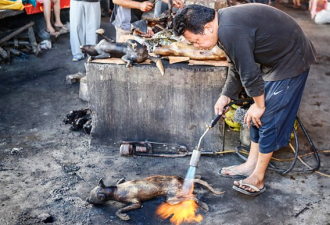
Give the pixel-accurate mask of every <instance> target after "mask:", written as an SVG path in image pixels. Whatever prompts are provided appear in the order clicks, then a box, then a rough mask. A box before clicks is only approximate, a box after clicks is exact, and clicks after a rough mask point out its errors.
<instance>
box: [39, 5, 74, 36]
mask: <svg viewBox="0 0 330 225" xmlns="http://www.w3.org/2000/svg"><path fill="white" fill-rule="evenodd" d="M38 2H40V3H42V4H43V13H44V17H45V22H46V29H45V31H46V32H47V33H48V34H49V35H50V36H55V37H58V36H59V35H60V34H64V33H68V32H69V28H68V27H66V26H65V25H63V23H62V21H61V17H60V14H61V7H60V0H38ZM52 3H53V4H54V6H53V8H54V15H55V22H54V27H55V28H54V27H53V25H52V22H51V13H52ZM57 30H58V31H57Z"/></svg>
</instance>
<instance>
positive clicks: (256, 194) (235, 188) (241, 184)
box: [233, 180, 266, 197]
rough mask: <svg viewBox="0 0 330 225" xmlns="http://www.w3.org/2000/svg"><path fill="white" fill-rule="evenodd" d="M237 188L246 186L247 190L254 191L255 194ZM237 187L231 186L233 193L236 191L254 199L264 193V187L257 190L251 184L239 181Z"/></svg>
mask: <svg viewBox="0 0 330 225" xmlns="http://www.w3.org/2000/svg"><path fill="white" fill-rule="evenodd" d="M239 186H247V187H249V188H252V189H253V190H255V192H251V191H248V190H245V189H243V188H241V187H239ZM239 186H236V185H235V184H234V185H233V189H234V190H235V191H238V192H240V193H242V194H246V195H248V196H252V197H256V196H258V195H260V194H262V193H264V192H265V191H266V187H265V186H264V187H263V188H261V189H259V188H257V187H256V186H254V185H252V184H247V183H244V182H243V180H240V181H239Z"/></svg>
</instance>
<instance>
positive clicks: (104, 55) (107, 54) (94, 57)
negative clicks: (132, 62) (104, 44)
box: [92, 52, 111, 59]
mask: <svg viewBox="0 0 330 225" xmlns="http://www.w3.org/2000/svg"><path fill="white" fill-rule="evenodd" d="M110 57H111V55H110V54H109V53H105V52H104V53H102V54H100V55H97V56H92V59H107V58H110Z"/></svg>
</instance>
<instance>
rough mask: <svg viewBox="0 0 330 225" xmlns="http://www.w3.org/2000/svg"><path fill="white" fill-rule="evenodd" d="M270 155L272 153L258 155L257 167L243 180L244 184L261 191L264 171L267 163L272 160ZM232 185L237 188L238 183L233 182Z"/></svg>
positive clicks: (249, 189) (247, 188) (251, 190)
mask: <svg viewBox="0 0 330 225" xmlns="http://www.w3.org/2000/svg"><path fill="white" fill-rule="evenodd" d="M272 155H273V152H271V153H267V154H264V153H259V156H258V161H257V165H256V167H255V169H254V171H253V172H252V174H251V175H250V176H249V177H247V178H246V179H244V180H243V181H244V183H247V184H252V185H254V186H256V187H257V188H259V189H262V188H263V187H264V178H265V173H266V169H267V166H268V163H269V161H270V160H271V158H272ZM234 185H236V186H239V182H238V181H234ZM240 187H241V188H243V189H245V190H248V191H250V192H254V190H253V189H252V188H249V187H246V186H244V185H243V186H240Z"/></svg>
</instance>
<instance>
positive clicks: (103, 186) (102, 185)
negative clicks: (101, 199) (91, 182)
mask: <svg viewBox="0 0 330 225" xmlns="http://www.w3.org/2000/svg"><path fill="white" fill-rule="evenodd" d="M99 186H100V187H101V188H105V185H104V183H103V180H102V178H101V179H100V181H99Z"/></svg>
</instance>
